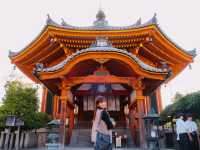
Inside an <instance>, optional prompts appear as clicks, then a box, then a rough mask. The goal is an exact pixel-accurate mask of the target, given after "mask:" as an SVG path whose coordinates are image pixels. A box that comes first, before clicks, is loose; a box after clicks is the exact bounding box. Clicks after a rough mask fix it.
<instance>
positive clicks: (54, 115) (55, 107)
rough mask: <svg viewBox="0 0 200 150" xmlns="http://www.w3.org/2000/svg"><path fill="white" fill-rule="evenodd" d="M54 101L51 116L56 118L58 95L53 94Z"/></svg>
mask: <svg viewBox="0 0 200 150" xmlns="http://www.w3.org/2000/svg"><path fill="white" fill-rule="evenodd" d="M53 99H54V103H53V118H54V119H56V118H57V114H58V99H59V98H58V96H57V95H55V96H54V98H53Z"/></svg>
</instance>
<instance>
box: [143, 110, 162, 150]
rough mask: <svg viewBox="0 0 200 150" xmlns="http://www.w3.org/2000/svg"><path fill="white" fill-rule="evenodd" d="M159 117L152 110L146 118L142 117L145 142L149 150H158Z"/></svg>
mask: <svg viewBox="0 0 200 150" xmlns="http://www.w3.org/2000/svg"><path fill="white" fill-rule="evenodd" d="M159 118H160V117H159V116H158V114H156V113H155V111H154V110H153V109H152V110H151V111H150V112H149V113H148V115H147V116H146V117H144V118H143V119H144V123H145V129H146V141H147V147H148V149H149V150H160V146H159V131H158V125H159Z"/></svg>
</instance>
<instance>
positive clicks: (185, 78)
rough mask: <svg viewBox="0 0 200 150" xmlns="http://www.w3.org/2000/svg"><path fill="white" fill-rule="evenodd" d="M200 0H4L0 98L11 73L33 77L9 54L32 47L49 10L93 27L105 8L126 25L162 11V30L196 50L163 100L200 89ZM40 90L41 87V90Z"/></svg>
mask: <svg viewBox="0 0 200 150" xmlns="http://www.w3.org/2000/svg"><path fill="white" fill-rule="evenodd" d="M199 6H200V0H165V1H164V0H17V1H14V0H1V4H0V68H1V69H0V101H1V98H2V97H3V95H4V94H5V91H4V85H5V83H6V81H7V80H9V79H10V76H11V75H14V74H16V75H17V76H20V78H21V80H23V81H24V82H30V80H29V79H27V78H26V77H25V76H24V75H23V74H21V73H20V72H19V71H18V70H15V71H14V70H13V65H12V64H11V63H10V60H9V58H8V52H9V50H12V51H19V50H21V49H23V48H24V47H25V46H27V45H28V44H29V43H30V42H31V41H32V40H33V39H34V38H35V37H36V36H37V35H38V34H39V32H40V31H41V30H42V28H43V27H44V26H45V23H46V18H47V14H50V16H51V18H53V19H54V20H55V21H57V22H59V23H60V22H61V18H64V19H65V21H66V22H67V23H69V24H71V25H75V26H88V25H91V24H92V22H93V21H94V20H95V15H96V13H97V11H98V9H99V7H101V8H102V9H103V10H104V12H105V14H106V18H107V20H108V22H109V24H110V25H116V26H123V25H124V26H126V25H131V24H133V23H134V22H135V21H136V20H137V19H138V18H140V17H141V19H142V22H145V21H147V20H148V19H150V18H151V17H152V16H153V15H154V13H157V18H158V23H159V26H160V27H161V28H162V30H163V31H164V32H165V33H166V34H167V35H168V36H169V37H170V38H171V39H172V40H173V41H174V42H176V43H178V45H179V46H181V47H182V48H184V49H186V50H192V49H194V48H196V49H197V54H198V55H197V57H196V58H195V60H194V63H192V69H189V67H187V68H186V69H185V70H184V71H183V72H182V73H181V74H179V75H178V76H177V77H176V78H175V79H173V80H172V81H170V82H169V83H168V84H166V85H163V86H162V88H161V92H162V99H163V105H164V106H166V105H168V104H170V103H171V99H172V98H173V97H174V94H175V93H176V92H180V93H183V94H187V93H190V92H194V91H198V90H200V80H199V77H200V56H199V50H200V37H199V35H200V9H199ZM39 93H40V95H41V92H39Z"/></svg>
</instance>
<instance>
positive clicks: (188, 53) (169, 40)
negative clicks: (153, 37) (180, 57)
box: [154, 24, 197, 57]
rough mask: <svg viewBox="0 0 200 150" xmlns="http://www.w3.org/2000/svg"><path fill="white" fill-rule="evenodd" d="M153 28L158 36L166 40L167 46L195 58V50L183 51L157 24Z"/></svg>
mask: <svg viewBox="0 0 200 150" xmlns="http://www.w3.org/2000/svg"><path fill="white" fill-rule="evenodd" d="M154 26H155V28H156V29H157V30H158V32H159V33H160V35H161V36H163V37H164V38H165V39H166V41H168V43H169V44H171V45H173V46H174V47H175V48H176V49H177V50H179V51H181V52H183V53H185V54H186V55H189V56H190V57H195V56H196V55H197V54H196V49H193V50H190V51H188V50H185V49H184V48H182V47H181V46H180V45H178V44H177V43H176V42H175V41H174V40H172V39H171V38H170V37H169V36H168V35H167V34H166V33H165V32H164V30H163V29H162V28H161V27H160V26H159V25H158V24H154Z"/></svg>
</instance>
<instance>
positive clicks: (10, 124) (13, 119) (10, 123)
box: [6, 115, 24, 127]
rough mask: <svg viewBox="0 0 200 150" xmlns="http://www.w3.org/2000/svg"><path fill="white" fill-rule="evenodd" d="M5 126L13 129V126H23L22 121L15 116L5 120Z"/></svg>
mask: <svg viewBox="0 0 200 150" xmlns="http://www.w3.org/2000/svg"><path fill="white" fill-rule="evenodd" d="M6 126H8V127H14V126H24V121H23V120H21V119H20V118H18V117H16V116H12V115H11V116H8V117H7V118H6Z"/></svg>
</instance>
